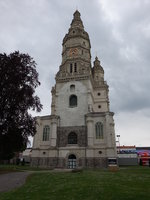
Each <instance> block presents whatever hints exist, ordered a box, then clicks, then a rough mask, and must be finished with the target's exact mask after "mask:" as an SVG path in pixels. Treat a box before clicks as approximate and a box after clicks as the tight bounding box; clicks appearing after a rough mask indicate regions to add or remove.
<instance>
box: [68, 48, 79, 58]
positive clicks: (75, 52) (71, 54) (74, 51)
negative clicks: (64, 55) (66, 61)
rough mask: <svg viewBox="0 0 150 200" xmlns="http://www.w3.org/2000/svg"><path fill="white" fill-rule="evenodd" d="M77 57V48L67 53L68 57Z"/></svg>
mask: <svg viewBox="0 0 150 200" xmlns="http://www.w3.org/2000/svg"><path fill="white" fill-rule="evenodd" d="M76 55H78V49H77V48H72V49H70V51H69V56H76Z"/></svg>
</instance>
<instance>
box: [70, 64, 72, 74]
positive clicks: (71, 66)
mask: <svg viewBox="0 0 150 200" xmlns="http://www.w3.org/2000/svg"><path fill="white" fill-rule="evenodd" d="M70 73H72V63H70Z"/></svg>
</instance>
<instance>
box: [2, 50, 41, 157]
mask: <svg viewBox="0 0 150 200" xmlns="http://www.w3.org/2000/svg"><path fill="white" fill-rule="evenodd" d="M39 85H40V82H39V81H38V73H37V71H36V63H35V61H34V60H33V58H31V57H30V56H29V55H28V54H22V53H19V52H18V51H16V52H14V53H11V54H10V55H6V54H5V53H4V54H0V160H1V159H10V158H12V157H13V155H14V152H17V151H21V150H23V149H25V148H26V146H27V143H28V142H29V140H28V137H29V136H34V135H35V133H36V120H35V118H33V117H32V116H31V114H29V110H34V111H37V112H40V111H41V109H42V105H41V103H40V99H39V97H38V96H36V95H35V89H36V87H37V86H39Z"/></svg>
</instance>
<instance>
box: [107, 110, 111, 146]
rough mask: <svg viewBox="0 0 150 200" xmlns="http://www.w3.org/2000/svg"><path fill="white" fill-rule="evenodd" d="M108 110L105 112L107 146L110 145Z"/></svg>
mask: <svg viewBox="0 0 150 200" xmlns="http://www.w3.org/2000/svg"><path fill="white" fill-rule="evenodd" d="M109 117H110V116H109V112H107V113H106V143H107V147H111V146H112V144H111V143H112V136H111V131H110V120H109Z"/></svg>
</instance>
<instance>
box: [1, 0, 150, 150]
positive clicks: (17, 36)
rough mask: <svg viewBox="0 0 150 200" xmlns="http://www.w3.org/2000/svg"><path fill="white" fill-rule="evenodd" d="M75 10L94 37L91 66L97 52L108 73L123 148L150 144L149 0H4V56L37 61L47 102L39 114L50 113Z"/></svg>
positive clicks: (43, 100)
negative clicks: (17, 53)
mask: <svg viewBox="0 0 150 200" xmlns="http://www.w3.org/2000/svg"><path fill="white" fill-rule="evenodd" d="M76 9H78V10H79V11H80V13H81V19H82V21H83V24H84V27H85V30H86V31H87V32H88V33H89V36H90V41H91V53H92V63H93V60H94V58H95V55H96V54H97V56H98V57H99V59H100V61H101V64H102V66H103V68H104V71H105V80H106V81H107V83H108V85H109V97H110V108H111V111H113V112H114V113H115V117H114V119H115V130H116V135H117V134H119V135H120V143H121V145H137V146H150V0H92V1H91V0H71V1H70V0H24V1H20V0H0V52H1V53H3V52H6V53H7V54H9V53H11V52H14V51H15V50H19V51H20V52H22V53H28V54H29V55H30V56H32V57H33V58H34V60H35V61H36V63H37V71H38V73H39V79H40V82H41V86H40V87H39V88H38V89H37V91H36V92H37V94H38V96H39V97H40V99H41V103H42V104H43V110H42V112H41V113H40V114H39V113H38V115H49V114H50V111H51V109H50V105H51V87H52V86H53V85H54V84H55V74H56V72H57V71H58V69H59V65H60V64H61V51H62V40H63V38H64V36H65V34H66V33H67V32H68V29H69V27H70V23H71V20H72V18H73V13H74V12H75V10H76ZM33 114H34V115H37V113H33Z"/></svg>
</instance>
